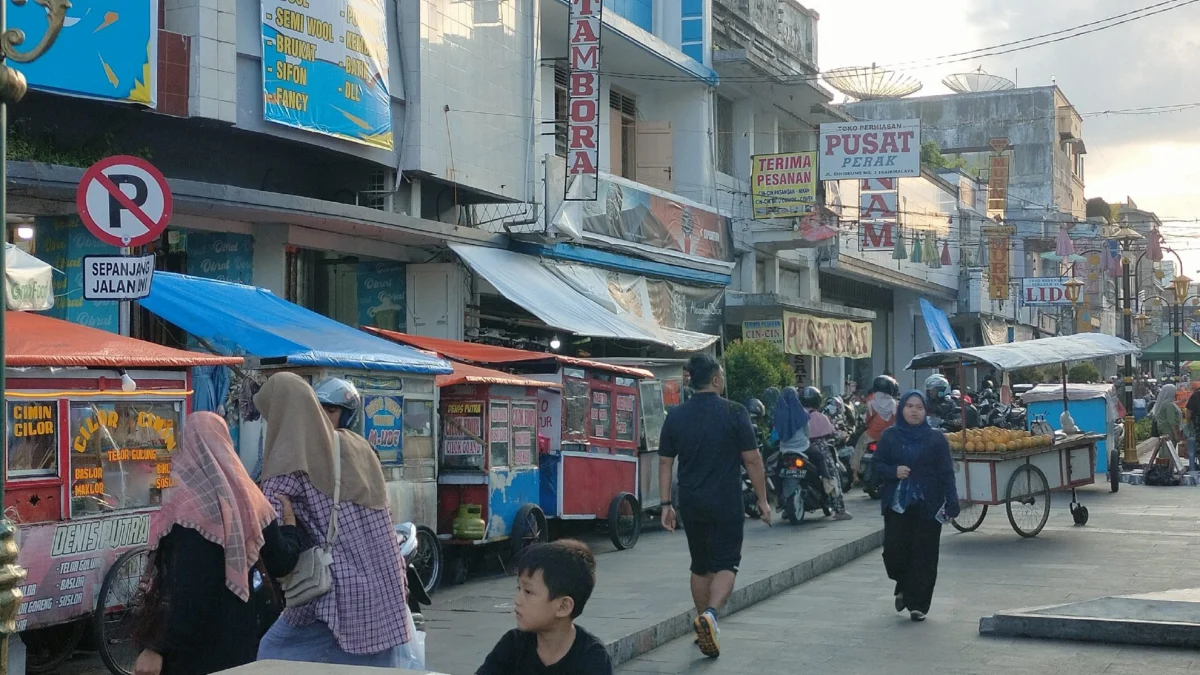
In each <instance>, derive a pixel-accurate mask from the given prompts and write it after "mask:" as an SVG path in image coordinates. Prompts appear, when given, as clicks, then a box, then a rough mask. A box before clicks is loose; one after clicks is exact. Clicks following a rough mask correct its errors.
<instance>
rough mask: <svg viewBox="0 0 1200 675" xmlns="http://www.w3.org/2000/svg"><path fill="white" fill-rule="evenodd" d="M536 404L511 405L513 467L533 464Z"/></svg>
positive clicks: (535, 442)
mask: <svg viewBox="0 0 1200 675" xmlns="http://www.w3.org/2000/svg"><path fill="white" fill-rule="evenodd" d="M537 419H538V414H537V403H534V402H532V401H530V402H529V403H523V402H522V403H516V402H514V403H513V404H512V449H513V465H514V466H529V465H530V464H533V463H534V461H533V456H534V448H535V447H536V446H537Z"/></svg>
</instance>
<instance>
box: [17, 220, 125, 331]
mask: <svg viewBox="0 0 1200 675" xmlns="http://www.w3.org/2000/svg"><path fill="white" fill-rule="evenodd" d="M36 231H37V240H36V241H37V251H38V255H39V256H40V257H41V258H42V259H43V260H45V261H46V262H48V263H50V264H51V265H53V266H54V267H55V269H59V270H62V271H63V274H56V275H54V296H55V302H54V307H53V308H51V309H50V310H49V311H47V312H46V313H47V314H48V315H49V316H53V317H54V318H56V319H63V320H65V321H70V322H72V323H78V324H82V325H84V326H88V327H89V328H99V329H101V330H106V331H110V332H113V333H116V332H119V330H120V309H119V307H120V305H119V303H116V302H113V301H111V300H105V301H96V300H84V298H83V257H84V256H87V255H105V254H111V253H112V252H113V250H114V249H113V247H112V246H109V245H108V244H105V243H104V242H102V241H100V240H99V239H97V238H95V237H93V236H92V235H91V234H90V233H89V232H88V231H87V230H86V229H85V228H84V227H83V223H81V222H79V219H77V218H50V217H46V218H38V219H37V225H36Z"/></svg>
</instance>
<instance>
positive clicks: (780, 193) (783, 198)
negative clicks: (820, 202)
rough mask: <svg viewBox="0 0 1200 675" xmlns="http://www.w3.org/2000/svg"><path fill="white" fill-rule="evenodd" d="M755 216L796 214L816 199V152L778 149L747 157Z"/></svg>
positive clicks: (790, 216)
mask: <svg viewBox="0 0 1200 675" xmlns="http://www.w3.org/2000/svg"><path fill="white" fill-rule="evenodd" d="M750 162H751V164H750V201H751V203H752V205H753V208H754V219H755V220H760V219H763V218H796V217H800V216H803V215H805V214H807V213H808V212H809V211H811V210H812V209H813V207H814V206H815V205H816V203H817V153H815V152H781V153H778V154H774V155H754V156H753V157H751V158H750Z"/></svg>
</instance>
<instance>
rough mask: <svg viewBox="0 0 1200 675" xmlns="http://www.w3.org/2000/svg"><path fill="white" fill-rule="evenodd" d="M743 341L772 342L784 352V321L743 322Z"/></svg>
mask: <svg viewBox="0 0 1200 675" xmlns="http://www.w3.org/2000/svg"><path fill="white" fill-rule="evenodd" d="M742 339H743V340H761V341H763V342H770V343H771V344H773V345H775V346H776V347H779V350H780V351H783V319H764V320H762V321H743V322H742Z"/></svg>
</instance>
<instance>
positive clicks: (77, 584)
mask: <svg viewBox="0 0 1200 675" xmlns="http://www.w3.org/2000/svg"><path fill="white" fill-rule="evenodd" d="M5 322H6V323H5V337H6V340H5V358H6V359H7V361H6V369H5V373H6V377H7V378H8V384H7V389H6V391H5V396H4V398H5V411H4V412H5V422H6V424H5V426H6V429H5V457H6V458H7V465H6V466H5V467H4V510H5V513H6V514H7V515H8V517H9V518H11V519H13V520H14V521H16V523H17V524H18V526H19V529H18V532H19V534H18V542H19V545H20V547H21V553H20V558H19V560H20V565H21V566H22V567H24V568H25V569H27V570H28V571H29V576H28V578H27V579H26V583H25V585H24V586H23V587H22V589H21V590H22V593H23V595H24V597H23V598H22V600H21V605H20V609H19V612H18V615H17V630H19V631H21V637H22V639H23V640H24V642H25V645H26V654H27V656H26V668H27V669H28V670H29V671H30V672H33V673H40V672H46V671H49V670H52V669H54V668H56V667H57V666H58V665H59V664H61V663H62V662H63V661H65V660H66V659H68V658H70V656H71V655H72V653H73V652H74V649H75V647H76V645H78V644H79V641H80V639H81V638H82V637H83V635H84V633H85V631H86V630H87V628H88V626H89V624H90V625H91V627H92V629H93V631H94V635H95V643H96V646H97V647H98V649H99V650H100V657H101V658H102V659H103V661H104V663H105V665H107V666H108V667H109V669H110V670H112V671H113V672H114V673H117V674H121V673H129V672H131V671H132V668H133V662H134V659H135V658H136V656H137V654H136V652H134V647H133V643H132V640H131V635H130V630H131V628H132V621H131V619H132V610H133V607H134V605H133V601H134V599H135V597H136V595H135V594H136V592H137V590H138V583H139V581H140V579H141V577H142V572H143V570H144V569H145V567H146V562H147V549H146V543H147V540H148V537H149V533H150V514H151V513H152V512H153V511H154V510H155V509H156V507H157V506H158V505H159V504H160V503H161V500H162V495H163V491H164V490H166V489H169V487H170V483H171V476H170V474H171V453H172V452H174V450H175V447H176V443H177V442H178V441H179V438H180V434H181V431H182V426H183V420H184V417H185V416H186V415H187V414H188V413H189V412H190V411H191V393H192V378H191V374H190V372H189V370H188V369H189V368H190V367H193V366H216V365H236V364H238V363H241V359H240V358H237V357H228V356H212V355H207V354H196V353H192V352H185V351H180V350H177V349H171V348H169V347H163V346H160V345H155V344H151V343H149V342H143V341H141V340H135V339H132V338H127V337H121V336H119V335H114V334H112V333H109V332H107V331H102V330H96V329H94V328H87V327H85V326H81V325H78V324H74V323H68V322H66V321H60V320H58V319H52V318H49V317H45V316H40V315H37V314H28V313H24V312H8V314H7V315H6V318H5Z"/></svg>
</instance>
